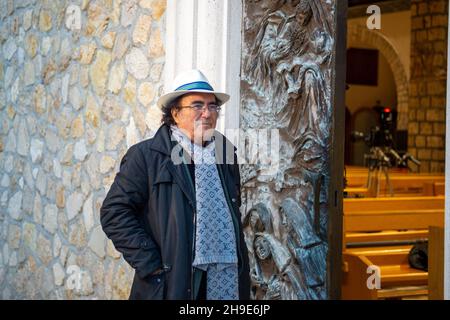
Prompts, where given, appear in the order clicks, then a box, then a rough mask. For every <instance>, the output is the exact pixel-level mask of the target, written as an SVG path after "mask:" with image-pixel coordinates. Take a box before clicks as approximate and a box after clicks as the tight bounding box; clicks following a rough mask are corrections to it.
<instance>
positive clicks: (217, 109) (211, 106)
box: [178, 103, 221, 113]
mask: <svg viewBox="0 0 450 320" xmlns="http://www.w3.org/2000/svg"><path fill="white" fill-rule="evenodd" d="M205 106H206V107H207V108H208V110H209V112H217V113H218V112H220V110H221V108H220V106H218V105H217V104H214V103H211V104H208V105H205V104H204V103H193V104H191V105H190V106H178V108H179V109H184V108H190V109H192V110H194V111H195V112H202V111H203V110H204V109H203V108H204V107H205Z"/></svg>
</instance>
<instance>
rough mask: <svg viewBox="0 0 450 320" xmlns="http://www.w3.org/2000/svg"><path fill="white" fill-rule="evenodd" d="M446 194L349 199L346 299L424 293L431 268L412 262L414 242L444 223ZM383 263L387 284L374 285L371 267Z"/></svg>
mask: <svg viewBox="0 0 450 320" xmlns="http://www.w3.org/2000/svg"><path fill="white" fill-rule="evenodd" d="M444 199H445V197H443V196H437V197H404V198H363V199H344V232H343V240H344V244H343V262H344V266H343V269H344V276H343V284H342V298H343V299H386V298H398V297H408V296H409V297H411V296H424V295H426V294H427V290H428V289H427V279H428V273H427V272H425V271H421V270H417V269H413V268H411V267H410V266H409V263H408V253H409V251H410V249H411V247H412V244H411V243H412V242H413V241H416V240H423V239H426V238H428V227H429V226H433V225H434V226H443V224H444V201H445V200H444ZM370 266H378V267H379V268H380V269H379V270H380V272H381V278H380V279H381V288H380V289H369V288H368V287H367V283H366V282H367V279H368V277H369V276H370V275H369V274H368V273H367V268H368V267H370Z"/></svg>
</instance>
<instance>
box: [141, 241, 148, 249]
mask: <svg viewBox="0 0 450 320" xmlns="http://www.w3.org/2000/svg"><path fill="white" fill-rule="evenodd" d="M148 246H149V243H148V241H147V240H142V241H141V248H143V249H146V248H148Z"/></svg>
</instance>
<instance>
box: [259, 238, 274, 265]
mask: <svg viewBox="0 0 450 320" xmlns="http://www.w3.org/2000/svg"><path fill="white" fill-rule="evenodd" d="M255 251H256V255H257V256H258V258H259V259H261V260H265V259H267V258H269V257H270V255H271V251H270V244H269V242H268V241H267V240H266V239H265V238H264V237H257V238H256V239H255Z"/></svg>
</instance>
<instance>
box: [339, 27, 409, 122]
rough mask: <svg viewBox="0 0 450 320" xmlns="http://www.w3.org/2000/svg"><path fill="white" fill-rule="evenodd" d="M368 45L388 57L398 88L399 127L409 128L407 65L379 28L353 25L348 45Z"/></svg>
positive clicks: (348, 37) (348, 31) (349, 32)
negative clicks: (371, 28)
mask: <svg viewBox="0 0 450 320" xmlns="http://www.w3.org/2000/svg"><path fill="white" fill-rule="evenodd" d="M354 45H368V46H370V47H374V48H376V49H378V50H379V51H380V52H381V53H382V54H383V56H384V57H385V58H386V60H387V62H388V64H389V66H390V67H391V70H392V74H393V75H394V81H395V86H396V90H397V112H398V115H397V128H398V129H399V130H407V129H408V89H409V88H408V87H409V82H408V77H407V75H406V71H405V67H404V66H403V63H402V62H401V60H400V55H399V53H398V51H397V49H396V48H395V47H394V45H393V44H392V43H391V41H390V40H389V39H388V38H387V37H386V36H385V35H384V34H382V33H381V32H379V31H377V30H369V29H367V28H366V27H363V26H358V25H353V26H350V27H349V28H348V30H347V46H348V47H351V46H354Z"/></svg>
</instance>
